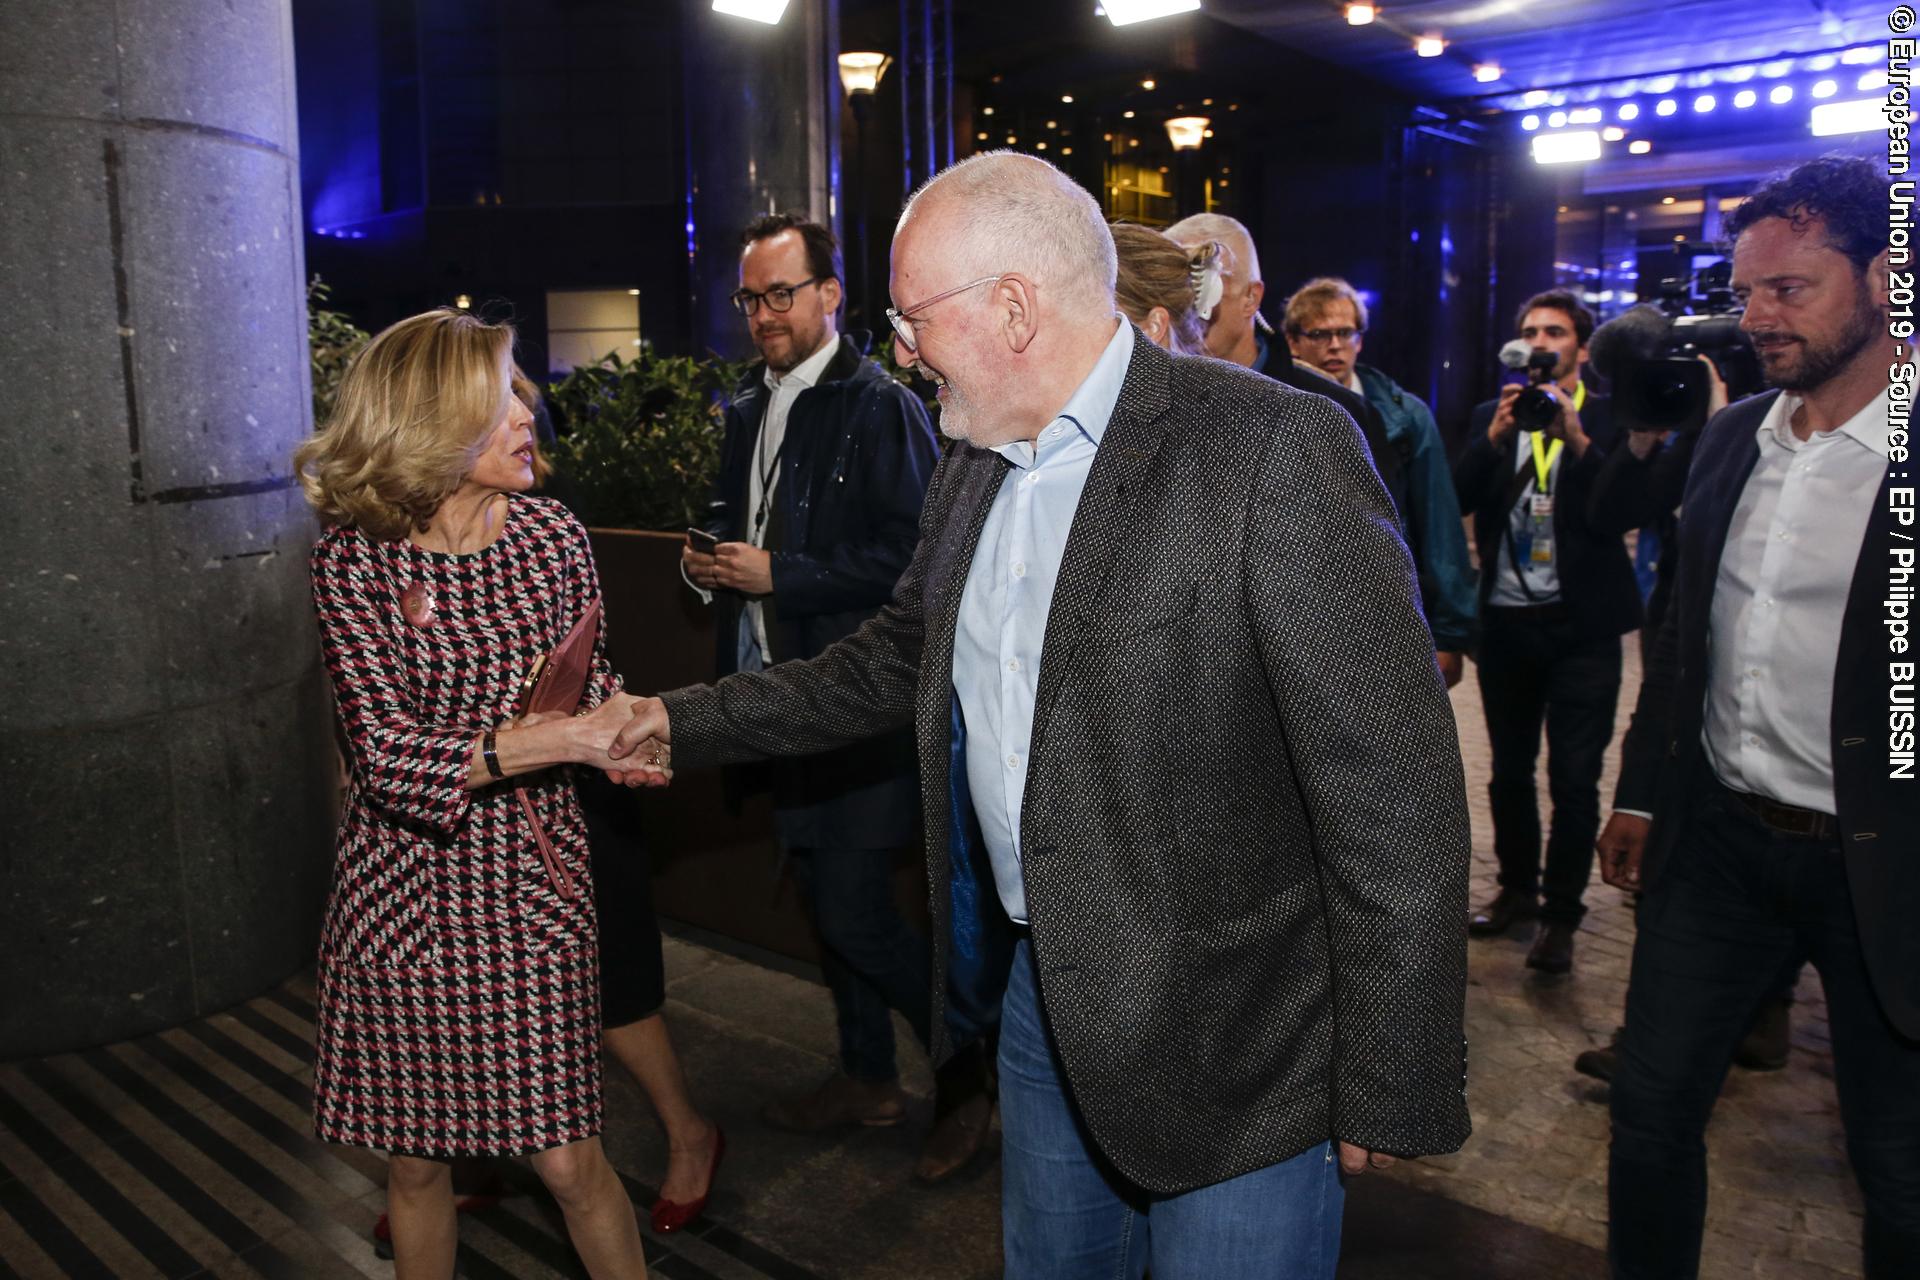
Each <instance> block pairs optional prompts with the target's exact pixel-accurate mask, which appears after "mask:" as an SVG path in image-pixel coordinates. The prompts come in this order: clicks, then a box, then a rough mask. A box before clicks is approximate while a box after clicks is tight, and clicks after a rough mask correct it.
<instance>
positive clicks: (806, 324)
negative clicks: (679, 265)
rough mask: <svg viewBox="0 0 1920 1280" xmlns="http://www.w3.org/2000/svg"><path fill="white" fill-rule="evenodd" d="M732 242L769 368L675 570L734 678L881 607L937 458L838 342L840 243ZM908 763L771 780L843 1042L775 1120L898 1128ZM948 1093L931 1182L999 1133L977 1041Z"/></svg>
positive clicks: (892, 747) (816, 648)
mask: <svg viewBox="0 0 1920 1280" xmlns="http://www.w3.org/2000/svg"><path fill="white" fill-rule="evenodd" d="M740 242H741V253H740V288H739V289H738V290H737V291H736V292H735V293H734V295H733V299H732V300H733V304H734V306H735V307H736V308H737V309H738V310H739V311H740V314H741V315H742V316H743V317H745V319H746V322H747V327H748V332H749V333H750V334H751V336H752V338H753V345H754V347H755V348H756V349H757V350H758V351H759V352H760V357H761V359H760V362H759V363H758V364H756V365H755V366H754V367H753V368H752V369H750V370H749V371H748V374H747V377H746V379H745V380H744V381H743V382H742V383H741V385H740V387H739V388H738V389H737V390H736V392H735V393H734V396H733V399H732V401H731V402H730V403H729V404H728V406H727V411H726V440H725V443H724V444H723V446H722V452H721V463H720V477H719V481H718V483H717V485H716V487H715V490H714V496H713V501H712V503H711V505H710V511H709V519H708V521H707V525H706V527H705V529H704V530H689V531H688V539H687V544H686V546H685V547H684V548H683V549H682V551H681V571H682V573H683V574H685V576H686V578H687V580H688V581H689V582H691V583H692V584H693V585H694V586H695V587H696V588H698V589H699V590H701V592H702V593H703V594H706V595H707V598H708V599H710V600H712V602H713V604H714V608H715V615H716V616H715V650H716V653H715V665H716V667H717V668H718V671H719V674H720V675H723V676H724V675H727V674H729V673H731V672H734V671H759V670H761V669H763V668H765V667H770V666H773V665H774V664H776V663H780V662H786V661H789V660H793V659H799V658H811V657H813V656H814V655H815V654H818V653H819V652H820V651H821V650H822V649H825V648H826V647H827V646H828V645H830V644H832V643H833V642H834V641H836V640H838V639H840V638H841V637H843V636H845V635H847V634H849V633H850V632H852V631H853V630H855V629H856V628H857V627H859V625H860V624H861V623H863V622H865V621H866V620H867V619H868V618H870V617H872V616H873V614H874V613H875V612H876V611H878V610H879V608H880V606H882V605H884V604H885V603H886V602H887V600H888V599H889V598H890V597H891V595H892V593H893V585H894V582H895V581H896V580H897V579H898V578H899V577H900V573H901V571H902V570H903V569H905V568H906V566H907V562H908V560H909V559H911V558H912V555H913V547H914V542H915V539H916V537H917V533H918V527H919V520H920V506H921V502H922V501H923V499H924V498H925V496H926V489H927V481H928V478H929V477H930V476H931V475H932V474H933V467H934V463H935V462H936V461H937V460H938V450H937V448H936V446H935V442H934V436H933V429H932V427H931V426H930V425H929V424H928V422H927V415H926V410H925V409H924V408H923V407H922V406H921V404H920V401H919V400H918V398H916V397H915V396H914V394H913V393H912V392H911V391H909V390H908V389H907V388H906V387H904V386H902V385H900V384H899V383H897V382H895V381H894V380H893V379H892V378H890V377H888V376H887V375H886V373H885V372H884V371H883V370H882V369H881V368H880V366H879V365H877V364H875V363H874V362H873V361H872V360H870V359H868V358H866V356H865V355H864V351H865V349H866V341H865V339H866V335H864V334H859V335H848V336H845V337H842V336H841V335H840V334H839V332H838V320H839V312H840V305H841V302H842V301H843V292H842V287H841V279H842V276H843V274H844V273H843V272H842V270H841V265H840V249H839V245H838V243H837V242H836V241H835V239H834V236H833V233H832V232H831V231H829V230H828V229H827V228H826V227H823V226H820V225H819V224H818V223H814V222H809V221H807V220H806V219H805V218H803V217H801V216H800V215H798V214H792V213H786V214H773V215H768V216H766V217H762V218H758V219H756V220H755V221H754V222H753V223H752V224H750V225H749V226H748V227H747V228H746V230H745V231H744V232H743V233H742V235H741V237H740ZM912 759H913V753H912V749H911V747H910V746H908V745H907V744H906V743H905V742H904V741H903V740H902V739H901V737H900V736H898V735H896V736H895V737H893V738H891V739H882V740H879V741H877V742H873V743H864V744H861V745H858V746H854V747H849V748H847V749H845V750H842V751H836V752H832V753H829V754H827V755H822V756H817V757H812V758H808V759H801V760H793V761H783V762H781V763H779V764H778V765H776V766H774V768H773V786H774V823H775V829H776V831H777V833H778V836H779V839H780V842H781V845H782V847H783V848H784V849H785V850H786V852H787V853H788V854H789V855H790V856H791V859H792V866H793V870H794V874H795V878H796V880H797V881H798V882H799V885H800V888H801V892H802V895H803V897H804V899H805V901H806V903H807V907H808V910H809V912H810V914H811V915H812V917H813V921H814V924H815V926H816V928H817V929H818V931H819V934H820V944H821V969H822V971H823V973H824V975H825V977H826V981H827V987H828V990H829V991H831V992H832V994H833V1003H834V1013H835V1018H836V1020H837V1022H838V1024H839V1032H840V1062H839V1067H838V1069H837V1070H836V1071H835V1072H834V1073H833V1074H832V1075H831V1076H829V1077H828V1078H827V1079H826V1080H825V1081H824V1082H823V1083H821V1084H820V1085H819V1086H818V1087H816V1088H813V1089H811V1090H808V1091H805V1092H803V1093H800V1094H798V1095H795V1096H791V1097H783V1098H779V1099H776V1100H774V1101H772V1102H770V1103H768V1104H767V1106H766V1107H765V1108H764V1109H763V1110H762V1112H761V1118H762V1119H764V1120H765V1121H766V1122H767V1123H768V1124H769V1125H771V1126H773V1127H774V1128H778V1129H784V1130H788V1131H790V1132H798V1133H823V1132H826V1131H829V1130H833V1129H838V1128H842V1127H847V1126H856V1125H864V1126H875V1125H882V1126H884V1125H895V1124H899V1123H900V1122H901V1121H902V1120H903V1119H904V1118H905V1116H906V1095H905V1094H904V1093H903V1092H902V1091H901V1089H900V1083H899V1075H898V1070H897V1067H896V1064H895V1058H894V1037H893V1021H892V1013H891V1011H892V1010H895V1009H897V1010H899V1011H900V1013H901V1014H902V1016H904V1017H905V1018H906V1020H907V1022H908V1023H909V1025H911V1026H912V1027H913V1028H914V1030H915V1032H917V1033H918V1035H919V1036H920V1039H921V1041H922V1042H923V1043H925V1042H926V1041H927V1040H928V1038H929V1035H930V1032H929V1027H928V1020H929V1018H930V1017H931V1007H930V1003H929V994H928V982H929V977H928V975H929V972H930V965H931V963H932V962H931V959H930V957H929V955H928V951H927V942H926V939H924V938H922V937H921V936H920V935H919V934H918V933H917V932H916V931H915V930H914V929H913V928H911V927H910V926H909V925H908V924H907V922H906V921H905V920H904V919H902V918H901V916H900V913H899V911H898V910H897V909H896V908H895V906H894V902H893V886H892V866H893V861H894V854H895V851H897V850H898V849H900V848H902V847H903V846H907V845H911V844H912V843H913V842H914V840H915V837H916V835H917V833H918V830H919V816H920V815H919V800H918V797H917V795H916V794H915V789H914V772H913V764H912ZM940 1094H941V1096H940V1098H939V1099H938V1100H937V1102H936V1110H937V1114H938V1119H937V1121H936V1124H935V1127H934V1131H933V1133H932V1135H931V1136H930V1137H929V1139H928V1141H927V1146H926V1148H925V1149H924V1150H923V1152H922V1155H921V1160H920V1164H919V1166H918V1168H917V1170H916V1172H917V1173H918V1175H919V1176H920V1177H921V1178H922V1180H925V1181H937V1180H939V1179H940V1178H943V1177H946V1176H947V1175H949V1174H951V1173H953V1172H955V1171H957V1170H958V1169H959V1168H960V1167H961V1166H962V1165H964V1164H965V1163H966V1162H967V1161H968V1160H969V1159H970V1158H971V1157H972V1155H973V1154H974V1153H975V1152H976V1151H977V1150H978V1149H979V1147H980V1142H981V1139H982V1138H983V1137H984V1135H985V1133H986V1131H987V1127H988V1121H989V1118H990V1109H991V1104H990V1102H989V1100H988V1096H987V1093H986V1091H985V1079H984V1058H983V1057H982V1056H981V1054H980V1051H979V1050H978V1049H975V1050H974V1052H973V1053H972V1054H971V1055H970V1056H965V1057H963V1058H962V1059H961V1061H960V1064H959V1066H958V1067H956V1068H954V1069H953V1070H950V1071H949V1072H947V1073H946V1074H944V1075H943V1076H942V1078H941V1080H940Z"/></svg>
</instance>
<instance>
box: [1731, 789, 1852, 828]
mask: <svg viewBox="0 0 1920 1280" xmlns="http://www.w3.org/2000/svg"><path fill="white" fill-rule="evenodd" d="M1726 792H1727V794H1728V795H1730V796H1732V797H1733V798H1734V799H1736V800H1738V801H1739V802H1740V803H1741V804H1742V805H1744V806H1745V807H1746V809H1747V811H1748V812H1749V813H1751V814H1753V816H1754V817H1756V818H1758V819H1760V821H1762V822H1764V823H1766V824H1767V826H1768V828H1769V829H1771V830H1773V831H1778V832H1779V833H1780V834H1781V835H1783V836H1806V837H1809V838H1811V839H1814V840H1836V839H1838V838H1839V836H1840V821H1839V819H1837V818H1835V817H1834V816H1833V815H1832V814H1830V813H1821V812H1820V811H1819V810H1818V809H1799V808H1795V807H1794V806H1793V805H1790V804H1781V803H1780V802H1779V801H1777V800H1769V799H1767V798H1766V797H1765V796H1756V795H1750V794H1748V793H1747V792H1745V791H1735V790H1734V789H1733V788H1732V787H1728V788H1726Z"/></svg>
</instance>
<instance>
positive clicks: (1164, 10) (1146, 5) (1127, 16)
mask: <svg viewBox="0 0 1920 1280" xmlns="http://www.w3.org/2000/svg"><path fill="white" fill-rule="evenodd" d="M1199 7H1200V0H1101V8H1102V9H1104V10H1105V11H1106V15H1107V21H1108V22H1111V23H1112V24H1113V25H1114V26H1116V27H1127V26H1132V25H1133V24H1134V23H1136V22H1151V21H1152V20H1153V19H1155V18H1170V17H1172V16H1173V15H1174V14H1176V13H1192V12H1193V11H1194V10H1196V9H1198V8H1199Z"/></svg>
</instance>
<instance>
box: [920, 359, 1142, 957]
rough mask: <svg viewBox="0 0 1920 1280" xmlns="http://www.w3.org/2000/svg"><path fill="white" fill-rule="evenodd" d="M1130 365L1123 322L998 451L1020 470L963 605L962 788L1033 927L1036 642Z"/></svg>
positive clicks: (956, 649)
mask: <svg viewBox="0 0 1920 1280" xmlns="http://www.w3.org/2000/svg"><path fill="white" fill-rule="evenodd" d="M1132 359H1133V326H1132V325H1131V324H1128V323H1126V322H1125V321H1121V322H1120V323H1119V325H1118V327H1117V328H1116V329H1115V331H1114V335H1113V340H1112V341H1111V342H1109V343H1107V347H1106V350H1105V351H1103V352H1102V353H1101V354H1100V359H1099V360H1098V361H1097V362H1095V364H1094V366H1093V371H1092V372H1090V373H1089V374H1088V375H1087V377H1086V381H1084V382H1082V383H1081V384H1080V386H1079V388H1078V389H1077V390H1075V391H1074V393H1073V396H1072V398H1071V399H1069V400H1068V401H1067V404H1066V407H1065V408H1063V409H1062V410H1060V416H1059V417H1057V418H1055V419H1054V420H1053V421H1052V422H1050V423H1048V424H1047V427H1046V429H1045V430H1043V431H1042V432H1041V433H1040V436H1039V439H1037V440H1035V441H1032V442H1031V443H1029V442H1028V441H1025V440H1020V441H1016V442H1014V443H1013V444H1007V445H1000V446H998V447H997V448H995V450H994V452H995V453H998V454H999V455H1000V456H1001V457H1003V458H1005V459H1006V460H1007V461H1008V462H1010V463H1012V464H1013V468H1014V470H1013V473H1012V474H1010V475H1008V476H1007V478H1006V480H1005V481H1004V482H1003V483H1002V484H1001V486H1000V491H999V493H998V494H996V495H995V496H994V500H993V508H992V510H991V511H989V512H988V514H987V523H986V525H985V527H984V528H983V529H982V530H981V532H980V545H979V546H978V547H976V548H975V549H974V553H973V565H972V567H971V568H970V569H969V571H968V573H967V585H966V589H965V591H964V592H963V594H962V595H961V597H960V617H959V623H958V627H957V629H956V631H955V633H954V641H953V687H954V690H955V692H956V693H958V694H959V697H960V713H961V715H962V716H963V717H965V719H966V726H967V783H968V785H969V787H970V788H971V789H972V792H973V808H974V812H975V814H976V815H977V816H978V817H979V819H980V830H981V834H982V835H983V836H984V837H985V839H986V845H987V856H988V857H989V859H990V860H991V861H992V863H993V883H994V887H995V888H996V889H997V890H998V891H999V894H1000V903H1001V905H1002V906H1004V907H1005V908H1006V909H1007V914H1008V915H1009V916H1011V917H1012V918H1013V919H1015V920H1019V921H1025V920H1026V918H1027V895H1026V889H1025V887H1024V885H1023V884H1022V883H1021V879H1020V803H1021V800H1022V799H1023V798H1024V797H1025V795H1026V792H1027V747H1028V744H1029V743H1030V742H1031V741H1032V740H1033V700H1034V693H1035V691H1036V690H1037V689H1038V687H1039V683H1040V658H1041V654H1040V645H1041V642H1042V641H1043V640H1044V639H1045V638H1046V632H1047V613H1048V611H1049V610H1050V609H1051V607H1052V604H1053V586H1054V582H1055V580H1056V579H1057V578H1058V577H1059V576H1060V560H1061V557H1062V556H1063V555H1064V554H1065V552H1066V549H1067V532H1068V530H1069V529H1071V528H1072V527H1073V514H1074V511H1075V510H1076V509H1078V507H1079V505H1080V492H1081V490H1083V489H1084V488H1086V484H1087V473H1088V472H1089V471H1091V470H1092V469H1093V455H1094V452H1095V450H1097V449H1098V448H1099V447H1100V441H1101V439H1102V438H1104V437H1105V435H1106V434H1107V422H1108V420H1109V419H1111V418H1112V417H1113V406H1114V404H1115V403H1116V402H1117V401H1118V400H1119V399H1120V384H1121V383H1122V382H1123V381H1125V380H1126V376H1127V365H1128V364H1129V363H1131V362H1132Z"/></svg>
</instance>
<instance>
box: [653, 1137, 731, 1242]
mask: <svg viewBox="0 0 1920 1280" xmlns="http://www.w3.org/2000/svg"><path fill="white" fill-rule="evenodd" d="M725 1154H727V1135H726V1134H725V1133H724V1132H722V1131H721V1129H720V1128H719V1126H717V1125H716V1126H714V1130H713V1159H711V1160H709V1161H707V1194H706V1195H704V1196H701V1197H700V1198H699V1199H698V1200H690V1201H688V1202H687V1203H686V1204H681V1203H680V1202H679V1201H677V1200H669V1199H667V1198H666V1197H665V1196H662V1197H661V1198H660V1199H658V1200H655V1201H654V1202H653V1229H654V1230H655V1231H656V1232H658V1233H659V1234H661V1235H663V1236H664V1235H670V1234H671V1233H673V1232H675V1231H684V1230H685V1229H686V1228H687V1227H689V1226H691V1225H692V1224H693V1221H694V1220H695V1219H696V1218H698V1217H699V1216H700V1215H701V1214H702V1213H704V1212H706V1208H707V1200H708V1199H709V1198H710V1197H711V1196H712V1195H713V1180H714V1179H715V1178H717V1177H719V1176H720V1157H721V1156H724V1155H725Z"/></svg>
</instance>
